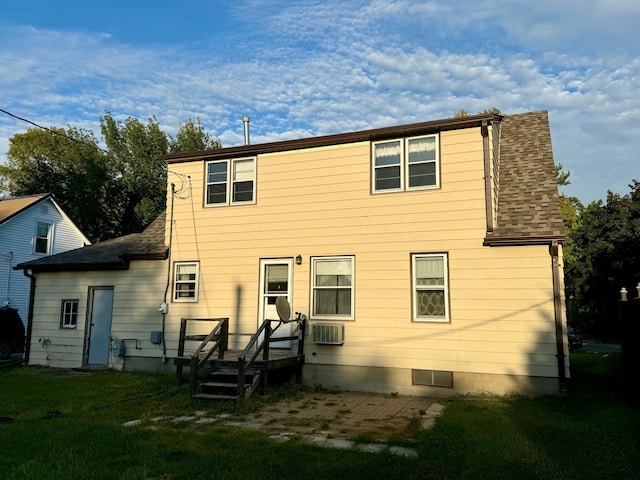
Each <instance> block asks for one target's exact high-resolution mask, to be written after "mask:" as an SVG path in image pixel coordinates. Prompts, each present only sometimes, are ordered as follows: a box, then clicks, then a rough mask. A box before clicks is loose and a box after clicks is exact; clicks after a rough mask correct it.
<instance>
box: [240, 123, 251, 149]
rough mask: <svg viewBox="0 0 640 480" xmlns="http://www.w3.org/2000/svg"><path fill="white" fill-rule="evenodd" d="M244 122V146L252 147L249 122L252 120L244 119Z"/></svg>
mask: <svg viewBox="0 0 640 480" xmlns="http://www.w3.org/2000/svg"><path fill="white" fill-rule="evenodd" d="M242 121H243V122H244V144H245V145H250V144H251V142H250V141H249V122H250V121H251V119H250V118H249V117H242Z"/></svg>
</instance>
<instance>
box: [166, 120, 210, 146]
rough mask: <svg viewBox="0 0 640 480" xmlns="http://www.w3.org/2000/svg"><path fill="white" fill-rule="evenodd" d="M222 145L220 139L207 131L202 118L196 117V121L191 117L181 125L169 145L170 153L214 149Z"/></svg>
mask: <svg viewBox="0 0 640 480" xmlns="http://www.w3.org/2000/svg"><path fill="white" fill-rule="evenodd" d="M221 146H222V145H221V144H220V140H219V139H217V138H213V137H212V136H211V135H209V134H208V133H207V132H205V131H204V128H203V127H202V125H200V118H198V117H196V123H193V120H191V119H190V118H189V120H187V122H186V123H185V124H184V125H182V126H181V127H180V129H179V130H178V134H177V135H176V138H175V140H173V141H172V142H171V145H170V146H169V151H170V153H178V152H197V151H200V150H212V149H214V148H220V147H221Z"/></svg>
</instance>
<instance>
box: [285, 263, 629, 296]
mask: <svg viewBox="0 0 640 480" xmlns="http://www.w3.org/2000/svg"><path fill="white" fill-rule="evenodd" d="M296 265H302V255H298V256H297V257H296ZM638 288H640V283H639V284H638ZM638 291H640V290H638Z"/></svg>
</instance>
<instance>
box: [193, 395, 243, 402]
mask: <svg viewBox="0 0 640 480" xmlns="http://www.w3.org/2000/svg"><path fill="white" fill-rule="evenodd" d="M193 398H200V399H202V400H233V401H234V402H236V401H238V396H237V395H219V394H215V395H214V394H212V393H196V394H195V395H194V396H193Z"/></svg>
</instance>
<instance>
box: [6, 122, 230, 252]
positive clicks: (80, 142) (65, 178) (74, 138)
mask: <svg viewBox="0 0 640 480" xmlns="http://www.w3.org/2000/svg"><path fill="white" fill-rule="evenodd" d="M100 125H101V130H102V136H103V138H104V142H105V144H106V145H107V150H108V151H106V152H105V151H102V150H101V149H100V148H99V146H98V142H97V140H96V138H95V136H94V134H93V133H92V132H89V131H85V130H79V129H74V128H68V129H67V130H66V131H65V130H64V129H60V128H55V127H51V128H49V129H29V130H28V131H27V132H26V133H18V134H16V135H14V136H13V137H12V138H11V139H10V140H9V151H8V152H7V159H8V164H7V165H5V166H0V186H1V187H2V189H3V190H5V191H7V192H8V193H9V195H10V196H19V195H31V194H36V193H52V194H53V195H54V198H55V199H56V201H57V202H58V203H59V204H60V205H61V207H62V208H63V209H64V210H65V212H67V214H68V215H69V217H70V218H71V219H72V220H73V221H74V222H75V223H76V224H77V225H78V227H79V228H80V229H81V230H82V231H83V232H84V233H85V235H87V237H88V238H89V239H90V240H91V241H94V242H95V241H99V240H105V239H108V238H114V237H117V236H120V235H125V234H128V233H134V232H139V231H141V230H142V229H143V228H144V227H146V226H147V225H148V224H149V223H151V222H152V221H153V220H154V219H155V218H156V217H157V215H158V214H159V213H160V212H162V210H164V208H165V203H166V198H167V183H166V182H167V166H166V163H165V162H164V161H162V160H161V159H160V156H161V155H163V154H165V153H168V152H180V151H188V150H189V151H191V150H203V149H211V148H218V147H220V142H219V141H218V140H217V139H213V138H212V137H211V136H210V135H209V134H208V133H206V132H205V131H204V129H203V128H202V126H201V125H200V122H199V120H198V121H197V123H196V124H194V123H193V121H191V119H189V120H188V121H187V122H186V123H185V124H184V125H181V126H180V128H179V129H178V133H177V136H176V139H172V138H171V137H170V136H168V135H166V134H165V133H164V132H163V131H162V130H161V129H160V126H159V124H158V122H157V121H156V119H155V118H150V119H149V120H148V122H147V123H143V122H141V121H139V120H138V119H135V118H132V117H130V118H127V119H126V120H125V121H124V122H122V121H119V120H115V119H114V118H113V117H112V116H111V114H110V113H108V112H107V113H106V114H105V116H104V117H103V118H101V119H100Z"/></svg>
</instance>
